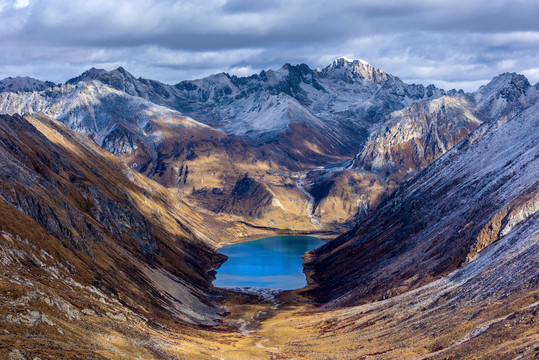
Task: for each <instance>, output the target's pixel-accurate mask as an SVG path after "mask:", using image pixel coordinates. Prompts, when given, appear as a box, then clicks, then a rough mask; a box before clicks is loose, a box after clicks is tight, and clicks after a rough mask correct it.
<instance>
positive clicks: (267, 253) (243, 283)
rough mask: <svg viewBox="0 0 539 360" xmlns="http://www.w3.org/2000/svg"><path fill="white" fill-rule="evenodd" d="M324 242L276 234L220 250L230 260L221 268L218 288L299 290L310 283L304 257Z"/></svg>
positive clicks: (317, 239) (218, 271)
mask: <svg viewBox="0 0 539 360" xmlns="http://www.w3.org/2000/svg"><path fill="white" fill-rule="evenodd" d="M323 243H324V242H323V241H322V240H320V239H319V238H316V237H313V236H272V237H267V238H263V239H259V240H254V241H249V242H246V243H243V244H234V245H229V246H224V247H223V248H221V249H220V250H219V252H220V253H221V254H224V255H226V256H228V260H227V261H226V262H225V263H224V264H223V265H221V267H220V268H219V269H217V275H216V279H215V281H214V282H213V285H214V286H217V287H259V288H270V289H283V290H291V289H299V288H302V287H304V286H305V285H306V284H307V282H306V280H305V274H303V265H302V264H303V259H302V258H301V257H302V256H303V255H304V254H305V253H306V252H307V251H309V250H312V249H315V248H317V247H319V246H321V245H322V244H323Z"/></svg>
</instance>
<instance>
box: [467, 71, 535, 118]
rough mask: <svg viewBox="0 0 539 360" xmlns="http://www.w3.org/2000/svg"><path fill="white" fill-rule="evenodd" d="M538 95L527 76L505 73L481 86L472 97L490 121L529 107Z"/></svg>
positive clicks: (476, 105)
mask: <svg viewBox="0 0 539 360" xmlns="http://www.w3.org/2000/svg"><path fill="white" fill-rule="evenodd" d="M537 94H538V92H537V88H536V87H532V86H531V85H530V83H529V82H528V79H526V77H525V76H523V75H519V74H516V73H503V74H500V75H498V76H496V77H495V78H493V79H492V80H491V81H490V82H489V83H488V84H487V85H484V86H481V87H480V88H479V89H478V90H477V91H476V92H474V93H472V94H471V97H472V99H473V101H474V103H475V107H476V109H477V111H479V112H482V113H484V114H485V116H487V117H488V118H489V119H497V118H499V117H501V116H508V115H509V114H511V113H512V112H514V111H520V110H522V109H523V108H526V107H528V106H529V104H530V101H533V100H534V99H535V98H536V97H537Z"/></svg>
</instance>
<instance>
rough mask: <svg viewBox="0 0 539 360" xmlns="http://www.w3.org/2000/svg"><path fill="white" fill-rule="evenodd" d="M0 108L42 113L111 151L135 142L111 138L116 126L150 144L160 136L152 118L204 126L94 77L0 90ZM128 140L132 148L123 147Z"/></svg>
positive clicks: (124, 149) (169, 123) (10, 111)
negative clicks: (37, 89) (22, 90)
mask: <svg viewBox="0 0 539 360" xmlns="http://www.w3.org/2000/svg"><path fill="white" fill-rule="evenodd" d="M86 78H87V77H86ZM0 112H1V113H6V114H10V115H11V114H15V113H19V114H24V113H28V114H37V113H40V112H42V113H45V114H47V115H49V116H52V117H54V118H55V119H57V120H59V121H61V122H63V123H64V124H66V125H67V126H68V127H70V128H71V129H74V130H77V131H80V132H82V133H84V134H86V135H88V136H89V137H90V138H92V139H93V140H94V141H95V142H96V143H97V144H99V145H101V146H103V147H104V148H105V149H107V150H109V151H110V152H112V153H114V154H120V153H124V152H130V151H134V150H136V146H137V145H136V143H134V142H133V141H134V140H133V139H129V140H128V139H126V140H122V141H120V143H118V139H116V140H115V141H112V142H111V139H109V137H110V136H114V135H115V134H116V133H117V130H118V129H119V128H122V129H128V132H129V133H132V135H133V136H135V138H136V139H137V142H140V143H145V144H147V145H148V146H149V147H150V148H151V147H152V146H151V144H152V143H153V142H156V141H159V138H160V137H161V136H162V133H160V132H152V131H148V129H150V127H149V124H150V122H152V121H159V122H162V123H164V124H165V125H167V126H172V127H181V128H184V127H185V128H192V127H196V128H207V126H206V125H204V124H201V123H198V122H196V121H195V120H193V119H190V118H188V117H185V116H182V115H181V114H179V113H178V112H177V111H174V110H172V109H169V108H166V107H162V106H159V105H156V104H154V103H151V102H149V101H147V100H144V99H142V98H140V97H137V96H131V95H128V94H126V93H125V92H122V91H119V90H116V89H114V88H112V87H110V86H108V85H105V84H104V83H102V82H101V81H95V80H92V81H89V82H88V81H84V82H79V83H77V84H65V85H62V86H60V87H58V88H57V89H55V90H48V91H41V92H35V91H34V92H26V93H19V94H15V93H0ZM113 144H116V145H117V146H113ZM127 144H129V147H131V149H129V148H128V147H126V146H127ZM118 146H119V147H118Z"/></svg>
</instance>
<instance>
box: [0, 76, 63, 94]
mask: <svg viewBox="0 0 539 360" xmlns="http://www.w3.org/2000/svg"><path fill="white" fill-rule="evenodd" d="M55 85H56V84H54V83H53V82H50V81H41V80H38V79H34V78H31V77H28V76H24V77H21V76H17V77H14V78H13V77H8V78H5V79H4V80H1V81H0V92H17V91H23V92H31V91H42V90H46V89H48V88H51V87H54V86H55Z"/></svg>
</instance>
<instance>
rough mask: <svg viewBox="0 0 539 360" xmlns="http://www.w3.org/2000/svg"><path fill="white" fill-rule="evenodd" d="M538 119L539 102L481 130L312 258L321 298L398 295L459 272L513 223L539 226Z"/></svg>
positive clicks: (342, 300)
mask: <svg viewBox="0 0 539 360" xmlns="http://www.w3.org/2000/svg"><path fill="white" fill-rule="evenodd" d="M538 113H539V106H538V105H537V103H535V104H534V105H533V106H531V107H529V108H528V109H526V110H523V111H521V112H520V113H518V114H517V115H515V116H513V117H510V118H508V117H502V118H500V119H499V120H496V121H492V122H490V123H485V124H483V125H482V126H480V127H479V128H477V129H476V130H475V131H473V132H472V133H471V134H470V135H469V136H468V137H467V138H465V139H464V140H463V141H461V142H460V143H459V144H458V145H457V146H455V147H453V148H452V149H451V150H449V151H448V152H447V153H445V154H444V155H443V156H442V157H440V158H439V159H438V160H436V161H435V162H434V163H432V164H431V165H430V166H429V167H427V168H426V169H424V170H423V171H422V172H420V173H419V174H418V176H416V177H415V178H413V179H412V180H411V181H409V182H408V183H406V184H405V185H404V186H403V187H402V188H400V189H399V190H398V191H397V192H395V193H394V194H393V195H392V196H391V197H389V198H388V199H386V200H384V201H383V202H382V204H381V205H380V206H379V208H378V209H377V210H376V211H375V212H373V213H372V214H371V215H370V216H369V217H368V218H366V219H364V220H363V221H362V222H361V223H360V224H359V225H358V226H357V227H356V228H355V229H354V230H353V231H351V232H349V233H347V234H345V235H343V236H341V237H339V238H337V239H336V240H335V241H332V242H330V243H329V244H327V245H325V246H323V247H322V248H320V249H319V250H316V251H314V253H313V256H314V259H313V262H312V266H313V267H314V269H315V274H314V280H315V282H316V283H317V284H318V285H319V289H320V297H319V298H320V299H321V300H322V301H328V300H334V301H335V304H341V305H343V304H357V303H363V302H366V301H370V300H376V299H383V298H386V297H389V296H394V295H397V294H400V293H403V292H406V291H409V290H411V289H414V288H417V287H418V286H421V285H424V284H426V283H428V282H431V281H433V280H434V279H437V278H439V277H440V276H442V275H444V274H447V273H448V272H450V271H453V270H455V269H457V268H458V267H460V266H462V265H463V264H464V263H466V262H467V261H470V260H471V259H473V258H475V257H476V255H477V254H478V253H479V251H481V250H482V249H484V248H485V247H486V246H488V244H491V243H492V242H495V241H497V240H498V239H499V238H501V237H503V236H507V234H509V233H511V231H515V230H516V229H517V228H518V226H520V225H517V224H522V223H525V222H526V221H533V222H534V223H533V226H534V227H536V226H537V222H536V220H533V219H535V218H534V216H533V214H535V212H536V211H537V194H538V193H539V180H538V179H539V177H538V176H537V175H538V174H539V143H538V141H539V138H538V137H537V133H538V130H539V121H538V117H537V114H538ZM536 240H537V239H536V238H535V239H533V238H531V239H529V241H536Z"/></svg>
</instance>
